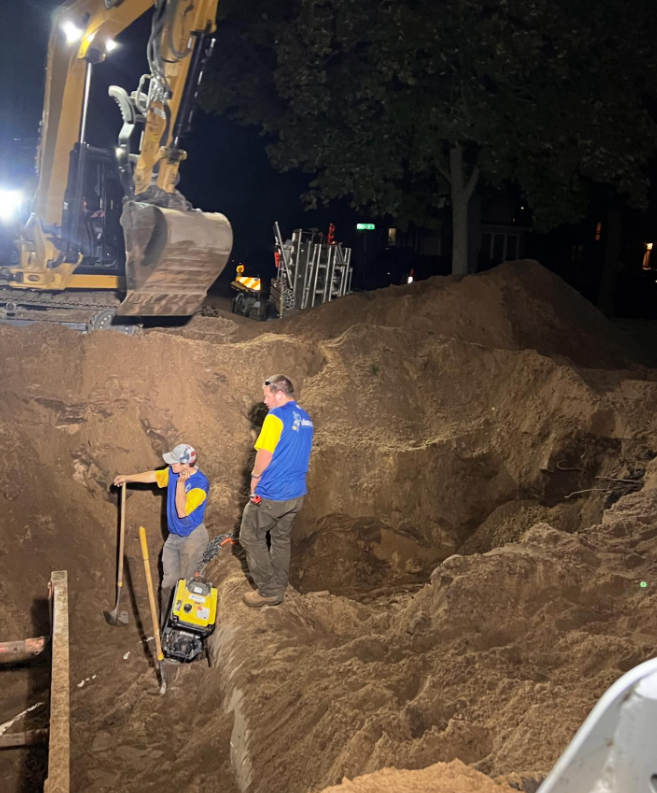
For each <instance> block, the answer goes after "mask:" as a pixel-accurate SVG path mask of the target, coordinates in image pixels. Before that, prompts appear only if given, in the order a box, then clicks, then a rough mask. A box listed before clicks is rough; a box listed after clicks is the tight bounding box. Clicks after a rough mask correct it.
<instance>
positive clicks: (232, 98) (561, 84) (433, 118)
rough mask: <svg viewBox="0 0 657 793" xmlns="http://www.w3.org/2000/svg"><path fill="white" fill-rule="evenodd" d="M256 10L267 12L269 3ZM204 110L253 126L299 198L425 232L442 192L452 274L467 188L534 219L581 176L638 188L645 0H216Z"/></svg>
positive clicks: (576, 200)
mask: <svg viewBox="0 0 657 793" xmlns="http://www.w3.org/2000/svg"><path fill="white" fill-rule="evenodd" d="M272 6H273V8H272ZM222 11H223V14H224V16H223V18H222V20H221V21H220V24H219V36H220V40H219V47H218V51H219V57H218V58H216V59H215V63H214V68H213V72H212V79H211V80H209V81H208V82H209V85H208V88H207V89H206V91H205V94H204V105H205V107H206V109H210V110H214V111H216V112H222V113H227V114H228V115H230V116H231V117H233V118H235V119H237V120H239V121H241V122H242V123H246V124H255V125H258V126H259V127H260V128H261V129H262V131H263V133H264V134H266V135H268V136H270V139H271V141H272V142H271V143H270V145H269V147H268V152H269V156H270V159H271V161H272V163H273V164H274V166H275V167H277V168H278V169H280V170H287V169H289V168H300V169H302V170H304V171H306V172H309V173H312V174H315V178H314V180H313V181H312V183H311V190H310V193H309V194H308V195H307V196H306V200H307V202H308V204H309V205H314V204H316V202H318V201H324V202H325V201H328V200H330V199H334V198H345V197H346V198H348V199H349V201H350V202H351V204H352V206H354V207H356V208H358V209H361V210H367V211H369V212H371V213H372V214H379V215H385V214H388V215H392V216H393V217H395V218H396V219H397V221H398V222H400V224H403V223H404V222H411V221H412V222H415V223H417V224H419V225H422V224H424V225H428V224H430V223H431V220H432V218H435V217H436V214H437V212H438V210H439V209H440V208H441V207H443V206H444V204H445V201H446V200H448V201H449V202H451V204H452V212H453V221H454V251H453V267H454V271H455V272H465V269H466V267H467V252H466V250H465V248H466V245H467V205H468V201H469V199H470V196H471V195H472V192H473V190H474V189H475V187H476V185H477V183H478V181H479V180H484V181H485V182H486V183H488V184H491V185H493V186H497V187H500V186H502V185H504V184H505V183H510V182H511V183H515V184H516V185H518V186H519V187H520V189H521V190H522V192H523V195H524V196H525V200H526V202H527V204H528V205H529V206H530V207H531V209H532V211H533V216H534V221H535V224H536V226H537V227H538V228H540V229H548V228H550V227H553V226H555V225H557V224H558V223H561V222H564V221H575V220H578V219H580V218H581V217H582V216H583V214H584V213H585V211H586V206H587V203H588V198H589V195H590V189H591V185H593V184H604V185H606V186H607V187H608V189H610V190H613V191H614V192H615V193H617V194H619V195H622V196H624V197H625V198H626V200H627V201H628V202H630V203H632V204H633V205H636V206H640V205H642V204H643V203H644V202H645V201H646V198H647V191H648V187H649V182H648V179H647V177H646V173H645V166H646V163H647V162H648V161H649V159H650V158H651V156H652V155H653V153H654V151H655V146H656V144H657V135H656V132H657V127H656V124H655V119H654V117H653V115H652V113H651V109H652V108H651V104H650V103H651V102H652V101H653V97H654V90H655V89H654V79H653V75H654V74H655V71H654V65H655V55H654V53H653V50H654V43H653V42H654V38H653V33H654V30H655V23H654V21H653V17H654V13H653V10H652V9H651V7H650V3H649V2H648V0H622V2H621V0H598V1H597V2H594V0H404V2H399V1H398V0H290V1H289V2H288V3H287V4H286V3H281V4H271V3H270V2H266V0H252V1H250V2H243V3H237V2H236V0H224V4H223V6H222Z"/></svg>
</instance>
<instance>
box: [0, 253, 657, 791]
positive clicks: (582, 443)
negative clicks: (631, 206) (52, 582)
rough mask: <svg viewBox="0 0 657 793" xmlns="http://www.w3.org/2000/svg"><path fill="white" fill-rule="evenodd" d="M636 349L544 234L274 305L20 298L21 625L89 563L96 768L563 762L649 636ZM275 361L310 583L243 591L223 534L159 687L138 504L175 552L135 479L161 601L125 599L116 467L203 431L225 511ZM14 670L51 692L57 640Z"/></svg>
mask: <svg viewBox="0 0 657 793" xmlns="http://www.w3.org/2000/svg"><path fill="white" fill-rule="evenodd" d="M631 355H632V354H631V351H628V348H626V347H625V346H624V342H623V337H622V336H621V335H619V334H618V333H616V331H614V329H613V328H612V327H611V326H610V325H609V324H608V323H606V321H605V320H604V319H603V318H602V317H601V316H600V315H599V314H598V313H597V312H596V311H595V310H594V309H593V308H591V307H590V306H589V305H588V304H587V303H585V301H583V300H582V299H581V298H579V297H578V296H577V295H576V294H575V293H574V292H572V290H570V289H569V288H568V287H566V286H565V285H564V284H563V283H562V282H561V281H559V280H558V279H556V278H555V277H554V276H552V275H551V274H549V273H548V272H547V271H545V270H543V269H542V268H540V267H539V266H538V265H536V264H535V263H527V262H524V263H515V264H513V265H505V266H504V267H501V268H498V269H497V270H495V271H493V272H491V273H488V274H486V275H483V276H476V277H468V278H465V279H462V280H460V281H459V280H455V279H434V280H433V281H431V282H427V283H422V284H412V285H410V286H409V287H404V288H393V289H389V290H384V291H382V292H379V293H375V294H370V295H355V296H352V297H350V298H345V299H343V300H340V301H337V302H336V303H335V304H331V305H328V306H324V307H322V308H319V309H317V310H313V311H312V312H309V313H308V314H305V315H302V316H299V317H295V318H292V319H290V320H287V321H284V322H280V323H269V324H268V325H266V326H264V327H263V326H260V325H257V324H256V323H249V322H248V321H246V320H240V319H239V318H232V317H229V316H223V315H222V316H219V317H217V318H207V317H199V318H195V319H194V320H193V321H192V322H191V323H190V324H189V326H187V327H186V328H185V329H183V330H182V331H172V330H169V331H150V332H148V333H146V334H144V335H143V336H141V337H138V338H136V337H133V338H128V337H124V336H120V335H118V334H117V335H114V334H111V333H97V334H93V335H90V336H83V335H80V334H77V333H75V332H71V331H68V330H66V329H63V328H55V329H54V330H53V329H52V328H45V327H34V328H30V329H25V328H11V327H6V326H5V327H2V326H0V360H1V361H2V369H3V376H2V379H1V380H0V437H2V438H3V454H4V461H3V462H4V465H3V470H2V473H0V639H14V638H19V637H21V636H26V635H30V634H34V633H38V632H40V631H42V630H44V629H45V626H46V625H47V613H46V612H45V610H44V601H43V598H44V596H45V592H46V588H47V580H48V576H49V573H50V571H51V570H53V569H67V570H68V571H69V577H70V588H71V624H72V663H73V671H72V679H73V684H74V685H73V689H72V691H73V722H72V723H73V737H74V749H73V751H74V757H73V775H74V789H75V790H76V791H87V790H88V791H92V790H93V791H94V792H95V793H97V792H99V791H104V790H110V789H112V790H114V789H116V786H117V785H118V784H119V783H120V785H121V787H122V789H123V790H124V791H126V793H129V791H135V792H136V791H139V792H140V793H144V791H150V790H153V791H155V790H159V789H161V787H162V784H163V782H164V780H166V781H167V782H170V783H173V782H175V783H176V784H177V785H178V786H179V787H181V788H182V787H185V789H186V790H189V791H195V790H199V791H200V790H204V791H213V790H217V791H218V790H222V791H231V790H240V791H247V790H248V791H249V793H252V792H253V793H255V791H263V792H264V791H267V793H279V792H280V793H283V792H284V791H287V792H288V793H292V792H293V791H299V793H301V792H302V791H307V790H311V789H318V788H321V787H324V786H326V785H330V784H335V783H338V782H340V781H341V779H342V778H343V777H344V776H347V777H350V778H351V777H353V776H356V775H358V774H362V773H365V772H369V771H376V770H378V769H381V768H384V767H386V766H395V767H397V768H406V769H419V768H423V767H425V766H428V765H431V764H433V763H435V762H438V761H449V760H452V759H455V758H458V759H460V760H461V761H463V762H465V763H467V764H471V765H473V766H474V767H475V768H476V769H478V770H480V771H483V772H485V773H486V774H492V775H500V774H511V773H513V772H528V773H529V772H531V773H544V772H545V771H547V770H548V768H549V767H550V765H551V764H552V763H553V762H554V760H555V759H556V757H557V756H558V754H559V753H560V751H561V750H562V749H563V748H564V745H565V743H566V742H567V741H568V739H569V738H570V737H571V736H572V734H573V733H574V731H575V729H576V727H577V726H578V724H579V723H580V722H581V720H582V718H583V717H584V716H585V715H586V712H587V710H588V709H589V708H590V707H591V705H592V704H593V702H594V701H595V698H596V697H597V696H599V694H600V693H601V692H602V690H603V689H604V687H605V686H606V685H608V684H609V683H610V682H611V681H612V680H613V679H614V678H615V677H617V676H618V675H619V674H620V672H621V671H623V669H624V668H629V666H631V665H632V664H633V663H634V662H638V660H642V659H643V658H644V657H647V655H649V654H650V651H651V648H650V645H649V642H648V638H647V635H646V634H644V633H643V631H644V629H645V626H646V624H647V622H646V621H647V620H649V619H651V618H650V613H651V612H650V608H649V606H650V605H652V606H653V607H654V601H653V598H652V590H650V589H648V590H641V591H639V590H638V589H637V588H636V586H635V583H636V578H637V576H641V577H643V578H650V574H651V571H653V567H651V565H654V559H653V557H652V555H651V554H652V551H650V543H649V542H648V539H649V538H647V536H644V535H645V532H646V531H648V529H647V528H646V525H645V524H644V523H643V518H642V517H641V516H642V515H644V514H645V515H647V516H649V517H647V518H646V520H652V519H653V518H652V512H651V510H653V500H652V497H651V493H652V491H650V493H648V492H646V491H645V490H644V491H642V492H640V493H633V491H636V490H637V488H639V487H640V486H641V484H642V479H643V475H644V472H645V470H646V469H647V468H648V467H649V465H650V460H651V459H652V457H653V456H654V452H653V448H654V442H655V441H654V439H655V422H656V421H657V384H655V382H654V378H653V373H652V372H651V371H650V370H646V369H643V368H641V367H640V366H639V365H638V364H635V363H634V362H633V360H632V357H631ZM278 371H284V372H286V373H287V374H289V375H290V376H291V377H292V379H293V380H294V382H295V383H296V384H297V386H298V389H299V392H300V402H301V403H302V404H303V405H304V407H305V408H306V409H307V410H308V411H309V412H310V413H311V415H312V416H313V419H314V420H315V425H316V444H315V451H314V454H313V460H312V466H311V472H310V476H309V490H310V495H309V497H308V499H307V500H306V504H305V505H304V510H303V512H302V514H301V515H300V517H299V519H298V522H297V524H296V526H295V536H294V543H295V549H294V554H293V570H292V578H293V582H294V585H295V587H296V590H297V591H296V592H292V593H291V595H290V597H289V599H288V600H287V601H286V603H285V605H283V606H282V607H280V608H277V609H272V610H269V611H268V612H267V613H265V614H261V613H256V614H253V613H251V612H249V611H248V610H247V609H246V608H245V607H243V606H242V605H241V602H240V597H241V594H242V592H243V591H244V588H245V586H246V584H245V582H244V578H243V574H242V572H241V568H240V564H239V560H238V559H237V558H235V557H232V556H230V555H228V554H225V553H224V554H223V555H222V556H221V557H220V558H219V559H218V560H217V562H215V563H214V564H213V567H212V575H213V577H214V579H215V580H216V581H217V582H218V583H219V586H220V600H221V609H220V615H221V616H220V622H219V628H218V630H217V633H216V634H215V637H214V639H213V645H212V654H213V657H214V659H215V661H216V665H215V666H214V667H213V668H212V669H207V668H205V667H204V666H202V665H201V664H196V665H194V666H192V667H190V668H185V669H182V670H179V675H178V677H179V679H178V681H177V682H176V684H175V685H174V686H173V687H172V689H171V690H170V692H169V693H168V694H167V696H166V697H165V698H164V699H160V698H158V697H157V695H156V694H155V693H154V692H155V691H156V685H155V681H154V672H153V670H152V669H150V668H149V667H148V663H147V657H148V650H147V649H146V648H147V642H146V641H145V640H146V639H147V638H148V636H150V632H149V631H148V625H149V623H148V617H147V609H146V602H145V598H144V592H145V586H144V580H143V569H142V565H141V560H140V559H139V558H138V556H137V555H138V545H137V542H136V531H137V528H138V526H139V524H143V525H145V526H147V528H148V530H149V536H150V541H151V550H152V555H155V553H154V552H155V550H156V549H158V550H159V548H160V547H161V544H162V538H163V531H162V506H163V503H162V501H163V500H162V497H161V495H160V494H158V493H154V492H153V491H152V490H151V489H149V488H143V489H137V488H135V489H133V490H132V491H131V496H130V498H129V500H128V510H127V511H128V540H127V542H128V545H127V556H128V576H129V579H130V581H129V583H130V587H129V589H130V590H131V591H133V593H134V596H133V598H134V603H133V604H132V605H133V607H134V608H135V609H136V610H137V611H138V612H139V614H141V619H142V620H143V621H144V624H143V625H142V624H141V623H139V622H137V623H133V624H132V626H131V627H130V628H126V629H123V630H120V629H112V628H109V627H108V626H107V625H106V624H105V621H104V619H103V616H102V610H103V609H104V608H105V609H106V608H108V607H110V606H111V604H112V601H113V589H112V577H113V574H114V561H115V559H114V556H115V541H116V525H117V514H116V497H115V496H114V495H113V494H110V493H109V491H108V486H109V483H110V482H111V481H112V479H113V477H114V475H115V474H116V473H118V472H132V471H136V470H146V469H150V468H152V467H155V466H157V465H158V464H159V461H160V460H161V456H160V455H161V453H162V452H163V451H165V450H167V449H168V448H171V447H172V446H173V445H175V444H176V443H178V442H180V441H183V440H184V441H187V442H190V443H192V444H194V445H195V446H196V448H197V449H198V451H199V461H200V465H201V467H202V469H203V470H204V472H205V473H206V474H207V475H208V477H209V479H210V481H211V483H212V491H211V502H210V507H209V509H208V523H209V527H210V529H211V532H212V533H214V534H219V533H224V532H226V531H232V530H233V528H234V527H235V526H236V525H237V523H238V521H239V515H240V511H241V507H242V504H243V497H244V487H245V482H246V479H245V477H246V473H247V472H248V471H249V470H250V462H251V460H250V455H251V452H250V448H251V446H252V441H253V438H254V434H255V431H256V429H257V425H258V421H259V420H262V411H261V409H260V408H259V407H258V404H257V403H258V399H259V396H260V394H261V384H262V381H263V379H264V377H266V376H267V375H270V374H272V373H274V372H278ZM620 480H623V481H620ZM627 493H630V495H625V494H627ZM619 498H620V501H619V500H618V499H619ZM613 502H617V503H616V504H615V505H614V506H613V507H611V510H610V511H608V512H604V510H605V508H606V507H610V506H611V504H612V503H613ZM603 513H604V517H603ZM619 519H620V523H619V522H618V521H619ZM592 525H597V528H594V529H587V528H586V527H588V526H592ZM621 526H622V528H620V527H621ZM619 532H622V536H621V534H619ZM510 542H514V543H515V544H512V545H509V544H507V543H510ZM457 552H459V553H460V554H461V555H456V556H454V554H455V553H457ZM482 553H484V555H483V556H482V555H480V554H482ZM448 557H449V558H448ZM444 560H447V561H446V562H444ZM441 563H442V564H441ZM432 571H433V572H432ZM653 611H654V609H653ZM0 674H1V675H2V679H3V683H4V682H5V681H8V682H9V685H8V686H4V685H3V688H2V691H3V693H2V694H0V712H1V713H2V714H3V716H4V714H5V713H6V714H7V717H8V718H9V717H13V716H14V715H15V714H17V713H19V712H21V711H23V710H24V709H25V707H26V706H27V705H31V704H33V703H35V702H37V701H44V702H45V700H46V696H47V692H46V685H47V669H46V668H44V667H37V668H36V671H35V670H32V671H30V672H29V674H28V672H27V671H26V669H15V670H11V671H7V670H0ZM79 683H82V685H81V686H79V687H78V684H79ZM45 716H46V707H45V705H44V706H42V707H40V708H37V709H35V710H34V711H32V712H30V713H29V714H27V715H26V716H25V717H24V718H23V719H21V720H20V721H19V722H18V723H17V725H16V726H15V727H13V728H12V729H15V730H17V729H22V728H25V726H28V727H29V726H34V725H36V726H39V725H40V724H42V723H43V721H44V719H45ZM2 721H5V719H4V718H2ZM115 746H118V747H119V748H118V749H116V748H115ZM42 760H43V757H42V756H39V754H38V752H32V753H29V752H28V751H27V750H14V751H13V752H4V753H2V754H0V773H2V775H3V778H5V779H8V780H9V781H8V783H7V784H8V785H9V787H8V790H9V791H10V793H13V791H17V790H20V789H21V787H20V784H21V783H20V782H19V781H18V780H19V777H20V776H21V775H22V776H23V777H24V778H27V777H30V775H31V777H30V778H31V779H32V780H33V782H30V783H29V784H37V781H38V779H39V776H40V775H42V773H43V768H42ZM40 761H41V763H40ZM25 784H28V783H25ZM24 789H31V788H29V787H27V788H24ZM437 789H439V788H437ZM473 789H474V788H473ZM484 789H485V788H482V790H484Z"/></svg>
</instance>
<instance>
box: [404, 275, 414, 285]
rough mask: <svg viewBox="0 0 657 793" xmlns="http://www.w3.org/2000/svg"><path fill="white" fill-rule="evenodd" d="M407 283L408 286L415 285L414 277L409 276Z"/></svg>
mask: <svg viewBox="0 0 657 793" xmlns="http://www.w3.org/2000/svg"><path fill="white" fill-rule="evenodd" d="M406 283H407V284H412V283H413V276H412V275H409V276H408V278H407V279H406Z"/></svg>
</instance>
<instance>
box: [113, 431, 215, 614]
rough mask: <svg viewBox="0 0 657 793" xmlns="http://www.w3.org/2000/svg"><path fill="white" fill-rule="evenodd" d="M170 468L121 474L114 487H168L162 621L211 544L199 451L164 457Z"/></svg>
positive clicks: (183, 448) (182, 447)
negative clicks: (181, 583)
mask: <svg viewBox="0 0 657 793" xmlns="http://www.w3.org/2000/svg"><path fill="white" fill-rule="evenodd" d="M163 458H164V462H165V463H166V464H167V468H162V469H160V470H157V471H144V472H143V473H141V474H119V476H117V477H116V479H115V480H114V484H115V485H116V486H117V487H119V486H120V485H122V484H123V483H124V482H126V483H131V482H134V483H137V482H138V483H141V484H157V486H158V487H166V488H167V526H168V528H169V536H168V537H167V540H166V542H165V543H164V548H163V549H162V590H161V593H160V618H161V620H162V621H163V622H164V620H166V617H167V611H168V608H169V601H170V600H171V596H172V594H173V590H174V589H175V587H176V584H177V583H178V581H179V579H181V578H184V579H185V580H187V579H189V578H193V576H194V573H195V572H196V571H197V570H198V569H199V567H200V565H201V561H202V559H203V551H204V550H205V548H206V546H207V544H208V539H209V538H208V530H207V529H206V528H205V524H204V523H203V516H204V515H205V508H206V506H207V503H208V493H209V491H210V483H209V482H208V479H207V477H206V476H205V474H204V473H202V472H201V471H199V469H198V468H197V467H196V450H195V449H194V448H193V447H192V446H190V445H189V444H187V443H181V444H179V445H178V446H176V448H175V449H174V450H173V451H171V452H168V453H167V454H165V455H163Z"/></svg>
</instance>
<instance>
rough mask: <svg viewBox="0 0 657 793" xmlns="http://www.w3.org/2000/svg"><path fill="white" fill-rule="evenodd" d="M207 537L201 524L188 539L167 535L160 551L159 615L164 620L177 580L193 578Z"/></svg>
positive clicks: (199, 564)
mask: <svg viewBox="0 0 657 793" xmlns="http://www.w3.org/2000/svg"><path fill="white" fill-rule="evenodd" d="M208 540H209V536H208V530H207V529H206V528H205V524H204V523H201V524H200V525H199V526H197V527H196V528H195V529H194V531H193V532H192V533H191V534H190V535H189V536H188V537H179V536H178V535H177V534H169V536H168V537H167V541H166V542H165V543H164V548H163V549H162V591H161V594H160V609H161V610H160V615H161V617H162V621H164V620H165V619H166V616H167V615H166V612H167V610H168V608H169V601H170V600H171V595H172V593H173V590H174V588H175V586H176V584H177V583H178V581H179V579H181V578H184V579H188V578H193V577H194V573H196V572H197V571H198V569H199V567H200V566H201V562H202V561H203V552H204V551H205V548H206V546H207V544H208Z"/></svg>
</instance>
